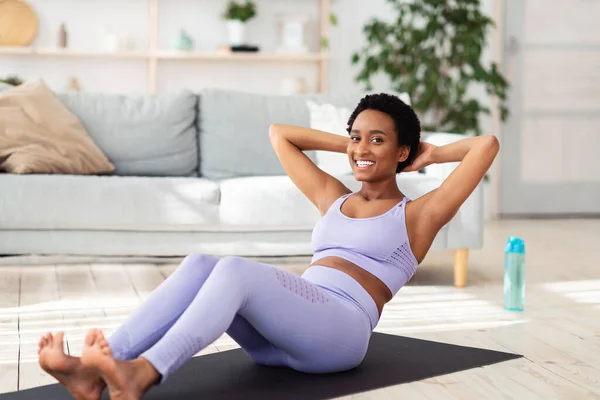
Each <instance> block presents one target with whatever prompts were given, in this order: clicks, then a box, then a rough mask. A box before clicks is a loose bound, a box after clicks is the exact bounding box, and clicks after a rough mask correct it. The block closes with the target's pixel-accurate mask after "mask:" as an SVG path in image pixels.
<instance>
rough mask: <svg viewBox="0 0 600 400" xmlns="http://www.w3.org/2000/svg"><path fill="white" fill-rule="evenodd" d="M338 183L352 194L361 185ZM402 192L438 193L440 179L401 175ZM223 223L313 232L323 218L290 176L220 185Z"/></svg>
mask: <svg viewBox="0 0 600 400" xmlns="http://www.w3.org/2000/svg"><path fill="white" fill-rule="evenodd" d="M338 179H339V180H340V181H341V182H342V183H344V184H345V185H346V187H348V188H349V189H350V190H352V191H358V190H360V187H361V183H360V182H357V181H356V180H355V179H354V176H353V175H340V176H338ZM396 181H397V182H398V186H399V187H400V190H401V191H402V192H403V193H405V194H406V195H407V196H408V197H409V198H411V199H414V198H417V197H419V196H422V195H423V194H425V193H427V192H429V191H431V190H434V189H436V188H437V187H439V185H440V184H441V182H442V181H441V180H440V179H436V178H432V177H428V176H426V175H424V174H419V173H418V172H409V173H402V174H399V175H397V179H396ZM220 192H221V204H220V209H219V215H220V221H221V224H222V225H224V226H234V225H235V226H239V228H240V229H249V228H252V227H257V228H259V227H260V228H261V229H265V227H270V228H271V229H281V230H284V229H285V230H289V229H312V227H313V226H314V224H316V222H317V221H318V219H319V218H320V214H319V211H318V210H317V208H316V207H315V206H314V205H313V204H312V203H311V202H310V201H309V200H308V199H307V198H306V197H305V196H304V195H303V194H302V192H300V190H298V188H297V187H296V185H294V183H293V182H292V180H291V179H290V178H289V177H288V176H285V175H284V176H255V177H245V178H232V179H226V180H223V181H221V182H220Z"/></svg>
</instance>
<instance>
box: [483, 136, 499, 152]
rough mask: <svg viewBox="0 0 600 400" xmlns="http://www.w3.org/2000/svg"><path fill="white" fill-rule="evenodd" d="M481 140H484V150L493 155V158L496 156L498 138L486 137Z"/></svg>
mask: <svg viewBox="0 0 600 400" xmlns="http://www.w3.org/2000/svg"><path fill="white" fill-rule="evenodd" d="M483 139H484V140H485V142H484V143H485V148H486V149H487V150H488V151H489V152H490V153H492V154H494V156H495V155H496V154H498V152H499V151H500V141H499V140H498V138H497V137H496V136H494V135H486V136H484V137H483Z"/></svg>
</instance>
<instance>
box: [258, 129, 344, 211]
mask: <svg viewBox="0 0 600 400" xmlns="http://www.w3.org/2000/svg"><path fill="white" fill-rule="evenodd" d="M269 138H270V139H271V144H272V146H273V149H274V150H275V154H277V157H278V158H279V162H280V163H281V165H282V166H283V169H284V170H285V172H286V173H287V174H288V176H289V177H290V179H291V180H292V181H293V182H294V184H295V185H296V186H297V187H298V189H300V191H301V192H302V193H303V194H304V195H305V196H306V197H307V198H308V199H309V200H310V201H311V202H312V203H313V204H314V205H315V206H316V207H317V209H318V210H319V211H320V213H321V215H323V214H325V212H327V210H328V209H329V207H330V206H331V204H332V203H333V202H334V201H335V200H336V199H337V198H338V197H340V196H341V195H342V194H345V193H348V192H349V191H350V190H349V189H348V188H346V187H345V186H344V185H343V184H342V183H341V182H340V181H339V180H337V179H336V178H334V177H333V176H331V175H329V174H327V173H326V172H325V171H323V170H322V169H320V168H319V167H318V166H316V165H315V163H313V162H312V160H311V159H310V158H308V157H307V156H306V154H304V153H303V151H311V150H323V151H331V152H336V153H345V152H346V148H347V147H348V143H350V138H349V137H345V136H341V135H336V134H333V133H328V132H323V131H318V130H315V129H309V128H303V127H299V126H291V125H281V124H274V125H271V126H270V128H269Z"/></svg>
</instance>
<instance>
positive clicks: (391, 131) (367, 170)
mask: <svg viewBox="0 0 600 400" xmlns="http://www.w3.org/2000/svg"><path fill="white" fill-rule="evenodd" d="M408 152H409V148H408V146H402V147H398V135H397V134H396V128H395V126H394V120H393V119H392V118H391V117H390V116H389V115H387V114H385V113H383V112H381V111H377V110H365V111H363V112H361V113H360V114H358V116H357V117H356V119H355V120H354V124H353V125H352V128H351V131H350V144H349V145H348V149H347V154H348V158H349V161H350V164H351V165H352V170H353V172H354V177H355V178H356V180H358V181H377V180H380V179H383V178H389V177H390V176H391V175H395V174H396V168H397V166H398V162H401V161H404V160H406V158H407V157H408Z"/></svg>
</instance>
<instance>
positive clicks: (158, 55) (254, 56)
mask: <svg viewBox="0 0 600 400" xmlns="http://www.w3.org/2000/svg"><path fill="white" fill-rule="evenodd" d="M0 55H23V56H34V57H70V58H125V59H154V58H155V59H158V60H160V59H164V60H215V61H218V60H223V61H282V62H286V61H287V62H306V61H321V60H326V59H327V58H328V55H327V53H325V52H323V53H299V54H286V53H262V52H257V53H238V52H236V53H232V52H198V51H191V52H187V51H170V50H158V51H154V52H152V51H151V52H148V51H117V52H109V51H82V50H71V49H60V48H34V47H0Z"/></svg>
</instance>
